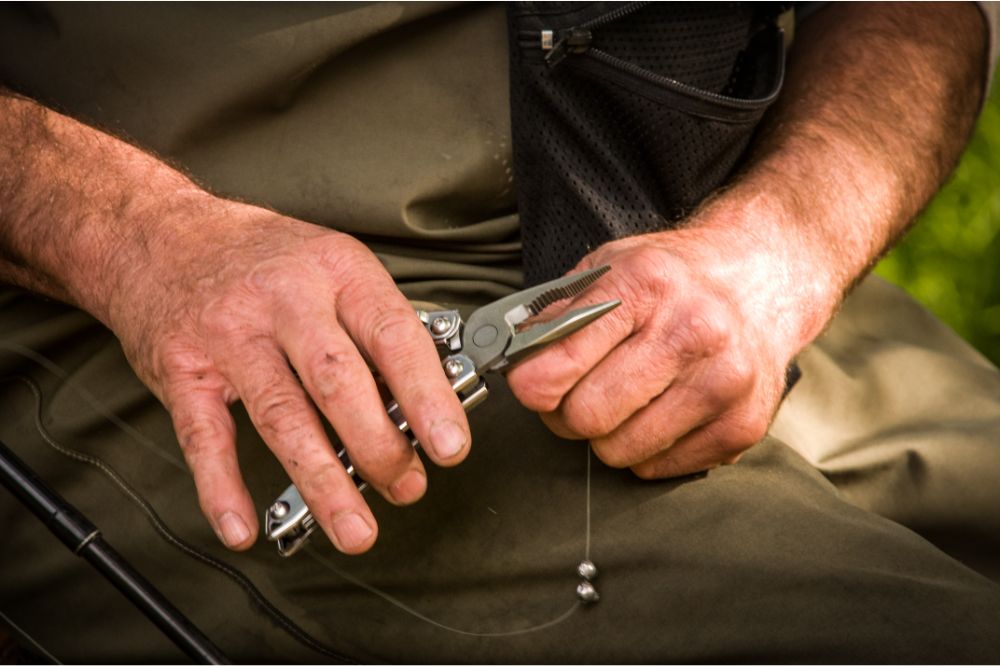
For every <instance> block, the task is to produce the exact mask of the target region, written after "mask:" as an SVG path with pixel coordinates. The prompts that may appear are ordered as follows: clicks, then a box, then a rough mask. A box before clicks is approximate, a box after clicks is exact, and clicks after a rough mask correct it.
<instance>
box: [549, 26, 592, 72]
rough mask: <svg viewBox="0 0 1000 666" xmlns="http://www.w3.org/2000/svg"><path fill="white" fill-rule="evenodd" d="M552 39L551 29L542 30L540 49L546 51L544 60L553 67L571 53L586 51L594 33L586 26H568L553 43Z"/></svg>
mask: <svg viewBox="0 0 1000 666" xmlns="http://www.w3.org/2000/svg"><path fill="white" fill-rule="evenodd" d="M552 39H553V35H552V31H551V30H542V50H543V51H548V53H546V54H545V62H546V63H547V64H548V66H549V67H555V66H556V65H558V64H559V63H561V62H562V61H563V60H564V59H565V58H566V56H568V55H569V54H571V53H586V51H587V49H589V48H590V45H591V43H592V42H593V41H594V34H593V33H592V32H590V30H587V29H586V28H570V29H569V30H567V31H566V32H564V33H563V36H562V39H560V40H559V41H558V42H556V43H555V45H553V44H552Z"/></svg>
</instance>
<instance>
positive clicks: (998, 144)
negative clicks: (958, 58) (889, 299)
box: [875, 71, 1000, 365]
mask: <svg viewBox="0 0 1000 666" xmlns="http://www.w3.org/2000/svg"><path fill="white" fill-rule="evenodd" d="M997 75H998V76H1000V71H998V72H997ZM998 84H1000V79H998ZM875 272H876V273H877V274H879V275H881V276H882V277H884V278H886V279H888V280H890V281H891V282H894V283H896V284H898V285H900V286H902V287H904V288H905V289H906V290H907V291H908V292H909V293H910V294H911V295H913V296H914V297H915V298H916V299H917V300H919V301H920V302H921V303H923V304H924V305H926V306H927V307H928V308H930V310H931V311H933V312H934V313H935V314H936V315H937V316H938V317H940V318H941V319H943V320H944V321H946V322H948V324H949V325H951V327H952V328H954V329H955V330H956V331H958V332H959V334H961V335H962V336H963V337H964V338H965V339H966V340H968V341H969V342H971V343H972V344H973V345H974V346H975V347H976V348H978V349H979V350H980V351H981V352H982V353H983V354H985V355H986V356H987V357H988V358H990V360H992V361H993V363H994V364H996V365H1000V85H997V84H995V85H994V87H993V91H992V94H991V95H990V98H989V100H988V101H987V104H986V108H985V109H984V111H983V114H982V116H981V117H980V119H979V122H978V124H977V125H976V131H975V134H974V136H973V138H972V141H971V143H970V144H969V146H968V148H967V149H966V151H965V154H964V155H963V157H962V160H961V162H960V163H959V165H958V168H957V169H956V170H955V173H954V174H953V175H952V177H951V180H950V181H949V182H948V184H947V185H945V187H944V188H943V189H942V190H941V191H940V193H938V195H937V196H936V197H935V198H934V200H933V201H932V202H931V203H930V204H929V205H928V207H927V209H926V210H925V211H924V212H923V213H922V214H921V215H920V218H919V219H918V221H917V224H916V226H915V227H914V228H913V229H912V230H911V231H910V233H909V234H908V235H907V236H906V237H905V238H904V239H903V241H902V242H901V243H900V244H899V245H898V246H897V247H896V249H894V250H893V251H892V252H891V253H890V254H889V255H888V256H887V257H886V258H885V259H884V260H883V261H882V262H881V263H880V264H879V265H878V266H877V267H876V269H875Z"/></svg>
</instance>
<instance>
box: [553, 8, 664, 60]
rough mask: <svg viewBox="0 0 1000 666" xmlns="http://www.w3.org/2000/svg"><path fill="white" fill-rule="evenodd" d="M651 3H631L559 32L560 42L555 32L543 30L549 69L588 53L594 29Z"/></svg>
mask: <svg viewBox="0 0 1000 666" xmlns="http://www.w3.org/2000/svg"><path fill="white" fill-rule="evenodd" d="M648 4H650V3H649V2H629V3H627V4H624V5H622V6H621V7H618V8H617V9H615V10H613V11H610V12H608V13H606V14H601V15H600V16H595V17H594V18H592V19H590V20H589V21H584V22H583V23H581V24H580V25H577V26H573V27H571V28H568V29H566V30H561V31H560V32H559V41H555V36H556V35H555V31H553V30H544V29H543V30H542V34H541V41H542V50H543V51H546V54H545V62H546V63H547V64H548V65H549V67H555V66H556V65H558V64H559V63H560V62H562V61H563V60H564V59H565V58H566V56H568V55H569V54H571V53H586V52H587V51H588V50H589V49H590V45H591V44H592V43H593V41H594V34H593V32H592V31H593V29H594V28H599V27H601V26H602V25H606V24H608V23H612V22H614V21H617V20H619V19H623V18H625V17H626V16H628V15H629V14H631V13H633V12H635V11H637V10H639V9H642V8H643V7H645V6H646V5H648Z"/></svg>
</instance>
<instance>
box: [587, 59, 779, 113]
mask: <svg viewBox="0 0 1000 666" xmlns="http://www.w3.org/2000/svg"><path fill="white" fill-rule="evenodd" d="M588 55H589V56H590V57H592V58H594V59H595V60H599V61H601V62H603V63H604V64H606V65H608V66H610V67H614V68H616V69H620V70H623V71H625V72H627V73H628V74H631V75H632V76H635V77H637V78H640V79H643V80H644V81H648V82H649V83H652V84H654V85H657V86H661V87H663V88H669V89H671V90H676V91H678V92H681V93H684V94H685V95H688V96H691V97H695V98H697V99H703V100H706V101H709V102H715V103H717V104H722V105H725V106H728V107H731V108H739V109H757V108H760V107H761V106H763V105H766V104H768V103H769V102H770V101H771V99H772V98H773V97H774V96H775V95H776V94H777V92H776V91H777V90H778V89H779V88H780V86H775V92H774V93H772V94H770V95H768V96H767V97H763V98H760V99H741V98H739V97H728V96H726V95H720V94H719V93H714V92H710V91H708V90H702V89H701V88H696V87H695V86H692V85H690V84H687V83H683V82H681V81H678V80H677V79H672V78H670V77H669V76H663V75H662V74H656V73H654V72H651V71H649V70H648V69H643V68H642V67H639V66H638V65H636V64H634V63H631V62H628V61H627V60H622V59H621V58H618V57H615V56H613V55H611V54H610V53H608V52H606V51H602V50H600V49H594V48H592V49H589V50H588ZM778 62H779V65H778V66H779V68H781V69H780V73H779V74H778V77H779V78H783V74H784V67H783V66H782V64H781V60H780V59H779V61H778Z"/></svg>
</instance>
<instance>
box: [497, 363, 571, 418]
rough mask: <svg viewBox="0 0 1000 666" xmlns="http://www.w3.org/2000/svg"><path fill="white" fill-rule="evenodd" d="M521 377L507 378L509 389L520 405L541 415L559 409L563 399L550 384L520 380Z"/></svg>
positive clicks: (528, 379) (511, 376)
mask: <svg viewBox="0 0 1000 666" xmlns="http://www.w3.org/2000/svg"><path fill="white" fill-rule="evenodd" d="M518 370H520V368H518ZM522 376H523V375H518V377H517V378H515V377H514V376H513V373H511V375H510V376H509V377H508V381H509V386H510V389H511V391H512V392H513V393H514V397H515V398H517V399H518V401H519V402H520V403H521V404H522V405H524V406H525V407H526V408H528V409H530V410H531V411H533V412H541V413H543V414H545V413H548V412H554V411H556V410H557V409H559V405H560V404H561V403H562V398H563V394H562V393H561V392H559V391H557V390H556V389H555V387H554V386H552V385H551V384H548V383H545V382H537V381H533V380H531V379H530V378H527V379H521V377H522Z"/></svg>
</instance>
